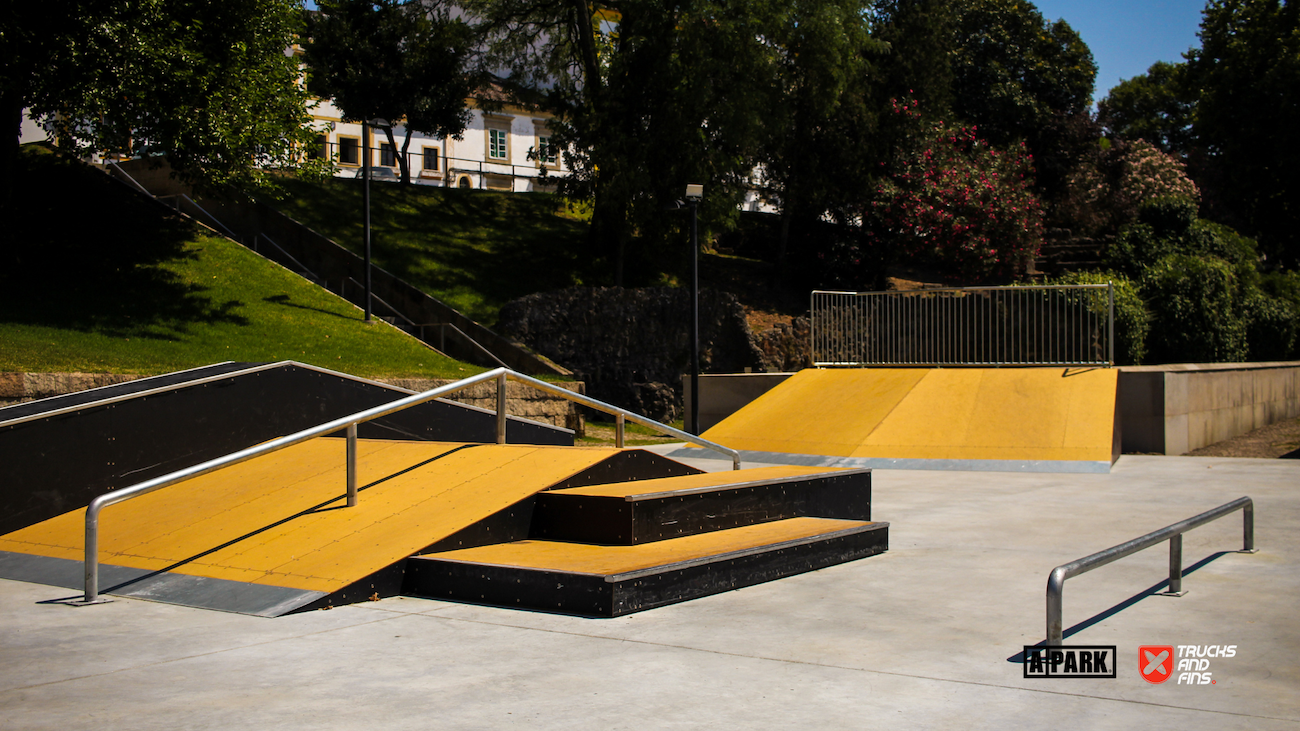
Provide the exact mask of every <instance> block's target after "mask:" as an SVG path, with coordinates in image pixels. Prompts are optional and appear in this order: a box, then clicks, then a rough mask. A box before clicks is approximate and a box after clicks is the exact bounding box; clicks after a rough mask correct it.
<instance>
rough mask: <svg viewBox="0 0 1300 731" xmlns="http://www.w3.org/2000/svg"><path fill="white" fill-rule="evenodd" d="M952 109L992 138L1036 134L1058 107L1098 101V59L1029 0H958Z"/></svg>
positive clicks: (1073, 109) (1075, 109) (1065, 110)
mask: <svg viewBox="0 0 1300 731" xmlns="http://www.w3.org/2000/svg"><path fill="white" fill-rule="evenodd" d="M957 8H958V10H957V21H956V25H955V33H956V40H955V49H954V54H953V59H952V72H953V111H954V112H955V113H956V114H957V115H958V117H959V118H961V119H962V120H964V121H966V122H969V123H971V124H974V125H976V126H977V127H978V128H979V132H980V135H981V136H983V137H985V138H986V139H988V140H989V141H991V142H993V143H994V144H999V145H1000V144H1007V143H1009V142H1013V141H1017V140H1028V141H1030V143H1031V147H1034V145H1033V140H1034V138H1035V137H1036V134H1037V132H1038V131H1039V130H1041V129H1043V128H1044V127H1046V126H1047V124H1048V122H1049V121H1050V120H1051V118H1052V117H1053V116H1054V115H1059V114H1065V115H1069V114H1078V113H1080V112H1083V111H1085V110H1086V109H1087V108H1088V106H1089V105H1090V104H1091V102H1092V90H1093V82H1094V80H1095V78H1096V76H1097V65H1096V64H1095V63H1094V62H1093V59H1092V52H1091V51H1090V50H1088V46H1087V44H1085V43H1084V42H1083V39H1081V38H1080V37H1079V34H1078V33H1076V32H1075V31H1074V29H1073V28H1071V27H1070V25H1069V24H1068V23H1066V22H1065V21H1063V20H1058V21H1056V22H1055V23H1048V22H1047V21H1046V20H1044V19H1043V16H1042V14H1041V13H1039V12H1038V9H1037V8H1035V7H1034V5H1033V3H1030V2H1025V0H958V2H957Z"/></svg>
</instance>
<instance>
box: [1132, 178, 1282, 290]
mask: <svg viewBox="0 0 1300 731" xmlns="http://www.w3.org/2000/svg"><path fill="white" fill-rule="evenodd" d="M1171 254H1185V255H1188V256H1200V257H1205V256H1209V257H1215V258H1218V259H1223V260H1224V261H1227V262H1229V263H1230V264H1231V265H1232V266H1233V267H1234V268H1235V269H1236V270H1237V275H1238V276H1239V277H1240V278H1241V279H1242V284H1249V283H1251V282H1253V281H1254V280H1255V278H1256V275H1255V267H1256V263H1257V261H1258V259H1259V249H1258V247H1257V245H1256V244H1255V241H1254V240H1253V239H1250V238H1247V237H1245V236H1242V235H1241V234H1239V233H1237V232H1236V231H1234V230H1232V229H1231V228H1228V227H1227V226H1222V225H1219V224H1217V223H1213V222H1211V221H1206V220H1203V219H1199V218H1197V217H1196V202H1195V201H1193V200H1190V199H1188V198H1157V199H1155V200H1153V201H1148V202H1147V203H1144V204H1143V205H1142V207H1141V208H1139V209H1138V214H1137V220H1136V222H1134V223H1132V224H1129V225H1128V226H1125V227H1124V228H1123V230H1121V231H1120V234H1119V236H1118V237H1116V239H1115V241H1114V243H1112V244H1111V246H1110V248H1109V249H1108V250H1107V252H1106V264H1107V266H1109V267H1110V268H1112V269H1114V270H1116V271H1119V272H1123V273H1125V274H1127V275H1129V276H1131V277H1138V276H1140V275H1141V272H1142V270H1143V269H1144V268H1145V267H1147V266H1149V265H1150V264H1152V263H1154V262H1156V261H1159V260H1160V259H1163V258H1164V257H1166V256H1169V255H1171Z"/></svg>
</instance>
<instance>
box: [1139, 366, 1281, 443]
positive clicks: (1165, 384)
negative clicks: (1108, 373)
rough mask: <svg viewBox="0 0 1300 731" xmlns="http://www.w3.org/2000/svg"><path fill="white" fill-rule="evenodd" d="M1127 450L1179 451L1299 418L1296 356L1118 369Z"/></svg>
mask: <svg viewBox="0 0 1300 731" xmlns="http://www.w3.org/2000/svg"><path fill="white" fill-rule="evenodd" d="M1119 405H1120V419H1121V423H1122V424H1123V449H1124V451H1125V452H1130V453H1131V452H1153V453H1157V454H1184V453H1186V452H1190V451H1192V450H1193V449H1198V448H1200V447H1204V446H1206V445H1208V444H1214V443H1215V442H1221V441H1223V440H1224V439H1228V438H1230V437H1235V436H1237V435H1238V434H1245V433H1246V432H1248V431H1251V430H1253V429H1258V428H1260V427H1263V426H1268V425H1269V424H1272V423H1275V422H1278V421H1282V420H1285V419H1291V418H1295V417H1297V416H1300V362H1294V361H1293V362H1284V363H1185V364H1177V365H1160V366H1130V367H1125V368H1122V369H1120V378H1119Z"/></svg>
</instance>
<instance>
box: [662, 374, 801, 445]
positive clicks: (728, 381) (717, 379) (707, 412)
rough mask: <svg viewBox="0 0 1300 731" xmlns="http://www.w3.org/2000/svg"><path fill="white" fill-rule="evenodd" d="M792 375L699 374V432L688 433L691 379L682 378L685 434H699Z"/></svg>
mask: <svg viewBox="0 0 1300 731" xmlns="http://www.w3.org/2000/svg"><path fill="white" fill-rule="evenodd" d="M793 375H794V374H793V373H720V374H707V375H706V374H700V430H699V431H694V430H692V429H691V377H690V376H689V375H684V376H682V392H683V393H684V394H685V396H686V410H685V412H684V413H685V414H686V418H685V419H684V421H685V424H686V430H687V431H691V432H693V433H695V434H701V433H703V432H705V431H707V430H709V429H712V428H713V427H714V426H715V425H717V423H718V422H720V421H722V420H723V419H725V418H727V417H728V416H731V415H732V414H734V413H736V412H737V411H740V409H741V408H742V407H743V406H745V405H746V404H748V403H749V402H750V401H753V400H754V399H756V398H758V397H759V396H762V395H763V394H765V393H767V392H768V391H771V390H772V389H774V388H776V387H777V386H778V385H780V383H781V382H782V381H784V380H785V379H787V378H789V377H790V376H793Z"/></svg>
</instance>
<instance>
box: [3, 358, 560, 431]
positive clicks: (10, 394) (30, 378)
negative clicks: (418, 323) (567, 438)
mask: <svg viewBox="0 0 1300 731" xmlns="http://www.w3.org/2000/svg"><path fill="white" fill-rule="evenodd" d="M142 377H143V376H137V375H130V374H124V373H0V407H4V406H11V405H13V404H20V403H24V402H27V401H34V400H36V399H43V398H49V397H51V396H61V395H63V394H65V393H76V392H78V391H85V390H87V389H91V388H99V387H100V386H109V385H112V384H115V383H124V382H126V381H133V380H135V379H137V378H142ZM376 380H379V381H380V382H382V383H387V384H389V385H392V386H397V387H398V388H405V389H409V390H411V391H428V390H429V389H433V388H437V387H439V386H445V385H446V384H448V383H451V380H442V379H435V378H388V379H376ZM555 385H556V386H559V387H561V388H566V389H569V390H571V391H576V392H577V393H582V394H585V393H586V388H585V386H584V384H583V383H582V382H580V381H569V382H563V383H556V384H555ZM448 399H449V400H451V401H457V402H460V403H463V404H468V405H470V406H478V407H480V408H484V409H488V410H492V411H495V410H496V405H497V389H496V384H492V383H481V384H478V385H476V386H471V387H470V388H468V389H465V390H464V391H460V392H458V393H455V394H452V395H451V396H450V397H448ZM506 409H507V410H508V411H509V412H510V415H511V416H520V417H523V418H525V419H531V420H533V421H540V422H542V423H545V424H551V425H552V426H560V427H564V428H566V429H572V430H573V431H574V432H576V433H577V435H578V436H582V435H583V433H584V429H583V427H584V421H583V416H582V414H581V412H580V410H579V407H578V405H577V404H575V403H574V402H572V401H569V400H567V399H564V398H561V397H559V396H553V395H551V394H549V393H546V392H544V391H539V390H537V389H535V388H532V387H531V386H526V385H524V384H522V383H517V382H515V381H510V382H509V383H508V384H507V385H506Z"/></svg>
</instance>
